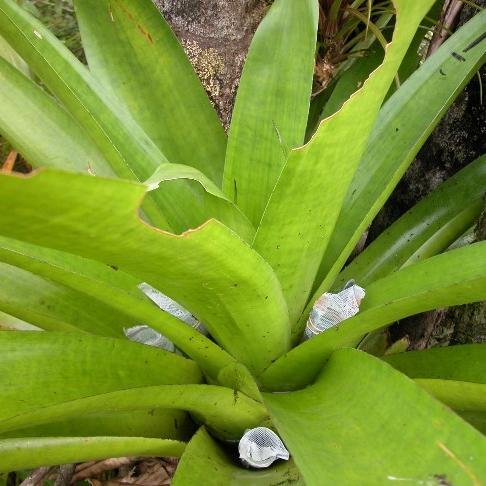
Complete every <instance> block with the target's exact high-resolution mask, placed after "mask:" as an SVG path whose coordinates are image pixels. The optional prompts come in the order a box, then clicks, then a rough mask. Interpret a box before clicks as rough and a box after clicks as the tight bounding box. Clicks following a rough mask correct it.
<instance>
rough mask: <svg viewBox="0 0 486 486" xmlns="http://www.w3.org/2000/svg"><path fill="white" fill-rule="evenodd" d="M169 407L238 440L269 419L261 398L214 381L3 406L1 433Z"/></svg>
mask: <svg viewBox="0 0 486 486" xmlns="http://www.w3.org/2000/svg"><path fill="white" fill-rule="evenodd" d="M10 376H11V379H17V376H18V375H16V374H15V373H11V374H10ZM19 378H21V376H19ZM75 378H76V377H75V376H74V377H73V378H71V377H69V376H64V377H62V376H60V377H59V380H58V382H57V383H56V387H57V388H61V389H62V388H63V387H64V385H69V384H68V382H69V381H71V380H72V379H75ZM44 386H45V388H44V393H46V394H47V393H52V391H54V390H56V389H57V388H55V387H54V386H53V385H51V384H50V383H47V384H45V385H44ZM18 396H20V395H18ZM31 400H32V401H33V399H31ZM164 408H165V409H173V410H185V411H187V412H190V413H191V414H193V415H194V417H195V418H196V419H197V420H198V421H201V422H203V423H204V424H205V425H206V426H207V427H208V428H209V429H210V430H212V431H213V432H214V433H216V434H217V435H218V436H220V437H222V438H224V439H227V440H238V439H240V438H241V436H242V435H243V433H244V432H245V430H246V429H248V428H253V427H258V426H260V425H262V424H265V423H266V422H267V421H268V413H267V411H266V410H265V407H263V405H262V404H261V403H258V402H255V401H254V400H251V399H250V398H248V397H246V396H245V395H243V394H242V393H239V392H237V391H235V390H231V389H230V388H223V387H220V386H214V385H180V386H178V385H165V386H148V387H145V386H137V387H134V388H132V389H130V390H120V391H115V392H110V393H102V394H97V393H95V392H92V393H91V394H90V396H87V397H84V398H78V399H70V400H67V399H66V400H61V399H58V401H57V402H56V403H53V404H52V405H44V406H43V407H42V408H39V407H38V408H32V407H31V408H30V409H29V410H25V408H24V409H23V410H24V411H22V410H18V409H13V410H12V409H10V410H9V409H7V410H5V411H4V410H3V409H1V408H0V434H4V433H5V432H8V431H11V430H16V429H22V428H25V427H30V426H35V425H40V424H49V423H52V422H57V421H61V420H63V421H65V420H69V419H70V420H76V417H78V416H81V417H82V416H89V415H91V414H101V413H120V412H129V411H136V410H154V409H164ZM117 435H119V434H117Z"/></svg>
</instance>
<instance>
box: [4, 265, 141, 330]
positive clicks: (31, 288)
mask: <svg viewBox="0 0 486 486" xmlns="http://www.w3.org/2000/svg"><path fill="white" fill-rule="evenodd" d="M0 273H1V275H2V279H1V280H0V310H2V311H3V312H7V313H9V314H11V315H13V316H15V317H17V318H19V319H23V320H26V321H28V322H30V323H32V324H34V325H35V326H37V327H39V328H41V329H46V330H50V331H84V332H89V333H92V334H98V335H101V336H111V337H121V336H123V328H124V327H131V326H134V325H136V324H139V323H140V321H138V322H137V321H136V320H135V319H134V318H133V317H131V316H129V315H127V314H124V313H123V312H120V311H116V310H115V309H113V308H112V307H110V306H108V305H105V304H103V303H102V302H99V301H96V300H95V299H92V298H91V297H89V296H88V295H86V294H83V293H81V292H77V291H75V290H72V289H70V288H68V287H65V286H64V285H61V284H58V283H55V282H51V281H49V280H46V279H44V278H41V277H39V276H37V275H34V274H32V273H30V272H27V271H25V270H22V269H20V268H16V267H13V266H11V265H7V264H5V263H0Z"/></svg>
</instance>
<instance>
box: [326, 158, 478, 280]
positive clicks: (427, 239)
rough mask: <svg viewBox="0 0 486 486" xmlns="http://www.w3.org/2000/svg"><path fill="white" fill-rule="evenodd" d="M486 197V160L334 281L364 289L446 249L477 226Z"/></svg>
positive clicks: (387, 234) (426, 203)
mask: <svg viewBox="0 0 486 486" xmlns="http://www.w3.org/2000/svg"><path fill="white" fill-rule="evenodd" d="M485 194H486V156H483V157H480V158H479V159H477V160H476V161H474V162H473V163H471V164H469V165H468V166H467V167H466V168H465V169H463V170H461V171H460V172H459V173H457V174H456V175H455V176H453V177H451V178H450V179H448V180H447V181H446V182H444V183H443V184H442V185H440V186H439V188H438V189H436V190H435V191H433V192H432V193H431V194H430V195H429V196H427V197H426V198H424V199H423V200H422V201H420V202H419V203H418V204H416V205H415V206H414V207H413V208H412V209H410V210H409V211H408V212H407V213H405V214H404V215H403V216H402V217H401V218H400V219H398V220H397V221H396V222H395V223H393V224H392V225H391V226H390V227H389V228H388V229H386V230H385V231H384V232H383V234H381V235H380V236H379V237H378V238H377V239H376V240H374V241H373V242H372V243H371V244H370V245H369V246H368V247H367V248H366V249H365V250H364V251H363V252H362V253H360V254H359V255H358V256H357V257H356V258H355V259H354V260H353V262H352V263H351V264H350V265H349V266H348V267H346V268H345V270H344V271H343V272H341V274H340V275H339V276H338V278H337V279H336V282H335V284H334V285H333V287H334V288H335V289H338V288H342V286H343V285H344V284H345V283H346V282H347V281H348V280H350V279H351V278H353V279H355V280H356V281H357V282H359V284H360V285H361V286H366V285H368V284H369V283H370V282H373V281H374V280H377V279H379V278H381V277H384V276H386V275H388V274H389V273H391V272H393V271H395V270H398V269H399V268H400V267H401V266H404V265H410V264H411V263H415V262H416V261H419V260H422V259H424V258H427V257H429V256H433V255H434V254H437V253H440V252H442V251H444V250H445V249H446V248H448V247H449V246H450V245H451V243H453V242H454V241H455V240H457V238H458V237H459V236H460V235H461V234H463V233H464V231H466V230H467V229H468V228H469V227H470V226H471V225H473V224H474V222H475V221H476V220H477V218H478V217H479V215H480V214H481V211H482V209H483V208H484V195H485Z"/></svg>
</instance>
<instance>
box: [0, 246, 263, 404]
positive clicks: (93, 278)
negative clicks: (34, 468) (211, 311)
mask: <svg viewBox="0 0 486 486" xmlns="http://www.w3.org/2000/svg"><path fill="white" fill-rule="evenodd" d="M0 261H3V262H6V263H8V264H11V265H15V266H16V267H19V268H23V269H25V270H28V271H29V272H32V273H34V274H36V275H39V276H42V277H44V278H45V279H49V280H52V281H54V282H58V283H60V284H62V285H63V286H67V287H70V288H72V289H74V290H76V291H78V292H79V293H81V295H83V294H86V295H89V296H91V297H92V298H93V299H95V302H96V301H100V302H103V303H104V304H105V305H107V306H110V307H111V308H112V311H111V312H112V313H113V315H114V316H118V317H119V316H120V315H125V317H124V318H122V319H119V321H120V322H118V323H117V324H118V325H116V326H115V329H119V328H120V326H121V327H127V323H129V322H131V321H129V320H127V316H130V319H132V320H133V322H134V323H145V324H147V325H149V326H150V327H152V328H153V329H156V330H157V331H159V332H161V333H162V334H164V335H165V336H166V337H167V338H168V339H170V340H171V341H172V342H173V343H174V344H175V345H176V346H177V347H178V348H180V349H181V350H182V351H184V352H185V353H186V354H187V355H188V356H189V357H191V358H192V359H194V360H195V361H196V362H197V363H198V364H199V366H200V367H201V369H202V370H203V371H204V373H205V374H206V375H207V377H208V378H212V379H213V380H218V382H219V383H221V384H223V385H225V386H229V387H234V388H236V389H238V390H242V391H243V390H244V391H245V393H249V394H251V395H252V396H258V391H257V390H256V389H255V386H254V385H253V383H252V382H253V379H252V378H251V377H250V375H249V373H248V372H247V371H246V372H245V370H243V369H240V370H239V371H237V370H236V369H235V367H240V365H238V364H236V362H235V361H234V359H233V358H232V357H231V356H230V355H229V354H227V353H225V352H224V351H223V350H222V349H221V348H220V347H219V346H217V345H216V344H215V343H213V342H212V341H211V340H209V339H208V338H206V337H205V336H203V335H202V334H201V333H199V332H198V331H196V330H195V329H193V328H191V327H189V326H187V325H186V324H184V323H182V322H181V321H179V320H177V319H175V318H174V317H173V316H171V315H170V314H168V313H166V312H163V311H161V310H159V309H158V308H156V307H155V306H154V305H153V303H152V302H150V301H149V300H148V299H147V298H146V297H145V296H144V295H143V294H142V293H141V292H140V290H139V289H138V288H137V285H138V283H139V281H138V279H136V278H134V277H133V276H131V275H128V274H126V273H124V272H122V271H121V270H119V269H117V268H116V267H109V266H107V265H104V264H102V263H100V262H97V261H94V260H88V259H86V258H82V257H79V256H76V255H73V254H71V253H64V252H60V251H56V250H52V249H50V248H43V247H40V246H36V245H30V244H28V243H24V242H20V241H16V240H12V239H9V238H4V237H0ZM36 291H37V292H38V291H39V290H36ZM28 295H29V292H26V293H25V295H24V293H20V295H18V294H17V293H16V294H15V298H19V297H23V298H24V299H26V298H28ZM55 305H58V304H57V303H56V304H55ZM23 307H24V306H23ZM23 307H22V309H23V310H24V312H25V309H24V308H23ZM115 309H116V310H115ZM0 327H1V321H0ZM116 335H119V333H117V334H116ZM225 369H226V370H227V371H228V373H226V374H225V376H222V375H221V373H223V370H225ZM248 387H251V388H248ZM252 389H253V392H252V391H251V390H252Z"/></svg>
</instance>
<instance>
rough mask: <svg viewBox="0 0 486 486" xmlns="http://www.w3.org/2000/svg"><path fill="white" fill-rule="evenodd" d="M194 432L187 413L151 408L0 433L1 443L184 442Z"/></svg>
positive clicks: (101, 414)
mask: <svg viewBox="0 0 486 486" xmlns="http://www.w3.org/2000/svg"><path fill="white" fill-rule="evenodd" d="M50 408H52V407H49V409H50ZM24 416H25V415H24ZM27 416H28V415H27ZM193 432H194V423H193V422H192V420H191V419H190V417H189V416H188V414H187V413H186V412H184V411H181V410H168V409H154V408H152V409H146V410H130V411H129V412H117V413H109V412H103V413H99V414H89V415H83V416H77V417H76V416H73V417H71V418H70V419H68V420H59V421H57V420H56V421H55V422H52V423H45V424H42V425H34V424H31V425H28V426H27V427H26V428H21V429H15V430H10V431H9V432H5V431H4V432H0V440H1V438H3V439H7V438H21V437H96V436H98V437H99V436H113V437H154V438H158V439H160V438H164V439H175V440H187V439H189V438H190V437H191V435H192V433H193ZM0 462H1V461H0Z"/></svg>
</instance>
